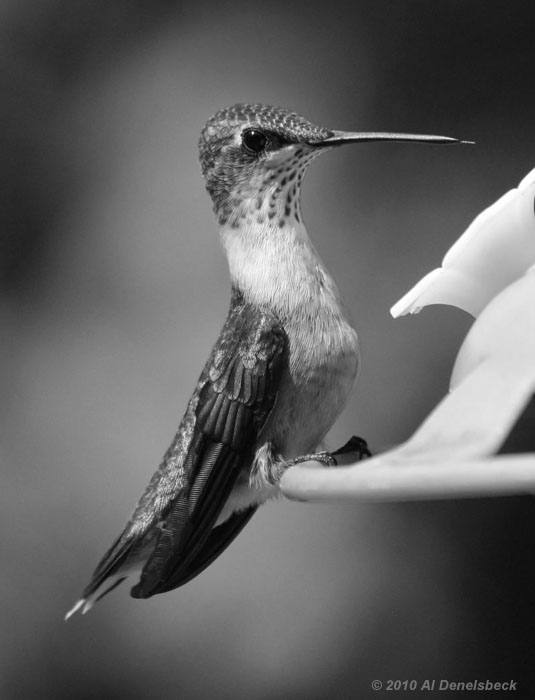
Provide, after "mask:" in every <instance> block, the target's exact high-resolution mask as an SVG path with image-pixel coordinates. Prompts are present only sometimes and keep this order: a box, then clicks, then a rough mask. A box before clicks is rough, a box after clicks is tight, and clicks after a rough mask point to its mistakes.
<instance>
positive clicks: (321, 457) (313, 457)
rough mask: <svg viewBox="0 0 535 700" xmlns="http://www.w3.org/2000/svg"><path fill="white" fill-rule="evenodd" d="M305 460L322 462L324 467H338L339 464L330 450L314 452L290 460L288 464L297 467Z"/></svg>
mask: <svg viewBox="0 0 535 700" xmlns="http://www.w3.org/2000/svg"><path fill="white" fill-rule="evenodd" d="M303 462H320V463H321V464H323V466H324V467H336V465H337V464H338V462H337V461H336V459H335V457H333V456H332V454H331V453H330V452H313V453H311V454H308V455H301V456H300V457H295V458H294V459H290V460H288V462H286V466H287V467H295V465H296V464H302V463H303Z"/></svg>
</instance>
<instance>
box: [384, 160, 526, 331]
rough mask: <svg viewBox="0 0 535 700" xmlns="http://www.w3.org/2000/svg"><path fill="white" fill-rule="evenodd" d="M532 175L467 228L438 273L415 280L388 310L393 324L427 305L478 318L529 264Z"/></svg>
mask: <svg viewBox="0 0 535 700" xmlns="http://www.w3.org/2000/svg"><path fill="white" fill-rule="evenodd" d="M534 201H535V169H534V170H532V171H531V172H530V173H528V175H526V177H525V178H524V179H523V180H522V181H521V183H520V184H519V186H518V187H517V189H514V190H510V191H509V192H507V193H506V194H504V195H503V197H501V198H500V199H498V201H497V202H495V203H494V204H493V205H492V206H490V207H488V209H485V210H484V211H483V212H481V214H479V216H477V217H476V218H475V219H474V221H473V222H472V223H471V224H470V226H469V227H468V228H467V230H466V231H465V232H464V233H463V235H462V236H461V237H460V238H459V239H458V240H457V241H456V242H455V243H454V244H453V246H452V247H451V248H450V250H449V251H448V252H447V254H446V256H445V257H444V260H443V261H442V267H440V268H438V269H436V270H433V271H432V272H430V273H429V274H427V275H426V276H425V277H424V278H423V279H421V280H420V282H418V283H417V284H416V285H415V286H414V287H413V288H412V289H411V290H410V291H409V292H408V293H407V294H405V296H403V297H402V298H401V299H400V300H399V301H398V302H397V303H396V304H394V306H393V307H392V308H391V310H390V313H391V314H392V316H394V318H397V317H398V316H403V315H405V314H409V313H418V312H419V311H420V310H421V309H422V308H423V307H424V306H429V305H430V304H449V305H451V306H457V307H459V308H460V309H463V310H464V311H467V312H468V313H470V314H472V316H478V314H479V313H480V312H481V311H482V309H484V308H485V306H486V305H487V304H488V303H489V301H490V300H491V299H492V298H493V297H494V296H496V295H497V294H498V293H499V292H500V291H501V290H503V289H505V287H507V286H508V285H510V284H511V283H512V282H514V281H515V280H516V279H518V278H519V277H521V276H522V275H523V274H524V273H525V271H526V270H527V269H528V268H529V267H530V266H531V265H533V263H535V213H534Z"/></svg>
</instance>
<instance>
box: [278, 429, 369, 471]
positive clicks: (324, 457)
mask: <svg viewBox="0 0 535 700" xmlns="http://www.w3.org/2000/svg"><path fill="white" fill-rule="evenodd" d="M345 454H351V455H355V454H356V455H357V461H358V462H360V461H361V460H363V459H366V458H367V457H371V456H372V453H371V452H370V449H369V447H368V443H367V442H366V440H363V439H362V438H360V437H357V436H356V435H353V437H351V438H349V440H348V441H347V442H346V444H345V445H343V446H342V447H340V448H339V449H338V450H336V452H314V453H311V454H306V455H301V456H300V457H295V458H294V459H290V460H289V461H288V462H286V467H295V465H296V464H302V463H303V462H320V463H321V464H323V466H324V467H336V466H338V460H337V459H336V455H345Z"/></svg>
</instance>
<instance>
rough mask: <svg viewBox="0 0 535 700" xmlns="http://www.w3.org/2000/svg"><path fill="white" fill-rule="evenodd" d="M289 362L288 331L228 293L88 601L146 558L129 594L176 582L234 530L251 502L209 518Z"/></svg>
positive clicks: (245, 463) (248, 457)
mask: <svg viewBox="0 0 535 700" xmlns="http://www.w3.org/2000/svg"><path fill="white" fill-rule="evenodd" d="M285 362H286V336H285V333H284V331H283V329H282V327H281V325H280V323H279V321H278V319H277V318H276V317H275V316H274V315H273V314H271V313H270V312H269V311H266V310H263V309H259V308H256V307H254V306H252V305H250V304H247V303H246V302H245V301H244V300H243V298H242V296H241V295H240V293H239V292H237V291H234V292H233V295H232V301H231V307H230V311H229V314H228V317H227V320H226V322H225V325H224V327H223V329H222V331H221V334H220V336H219V339H218V341H217V343H216V345H215V347H214V349H213V351H212V354H211V356H210V359H209V360H208V362H207V364H206V366H205V368H204V370H203V372H202V374H201V377H200V379H199V383H198V386H197V389H196V391H195V392H194V394H193V396H192V398H191V400H190V403H189V405H188V410H187V411H186V415H185V416H184V419H183V421H182V423H181V426H180V428H179V430H178V433H177V437H176V438H175V441H174V442H173V444H172V445H171V447H170V448H169V450H168V451H167V453H166V455H165V457H164V460H163V462H162V464H161V466H160V468H159V469H158V471H157V472H156V473H155V475H154V476H153V478H152V480H151V482H150V484H149V486H148V488H147V490H146V492H145V493H144V495H143V496H142V498H141V499H140V501H139V503H138V505H137V507H136V509H135V511H134V513H133V515H132V518H131V519H130V521H129V523H128V524H127V526H126V528H125V530H124V531H123V533H122V534H121V536H120V537H119V538H118V539H117V540H116V542H115V543H114V544H113V545H112V547H111V548H110V550H109V551H108V552H107V553H106V555H105V556H104V557H103V559H102V561H101V563H100V564H99V566H98V567H97V569H96V571H95V573H94V575H93V579H92V581H91V583H90V584H89V586H88V587H87V588H86V589H85V591H84V594H83V597H84V599H88V598H89V597H90V596H92V595H93V594H94V593H95V591H97V589H98V588H99V587H100V586H101V585H102V584H103V583H104V582H105V581H106V580H107V579H108V578H109V577H111V576H115V575H117V574H120V573H121V572H122V571H123V570H127V569H128V565H129V563H132V562H133V561H135V559H136V558H137V557H139V558H143V557H145V556H146V557H147V558H146V562H145V564H144V566H143V570H142V574H141V577H140V580H139V583H138V584H137V585H136V586H135V587H134V588H133V589H132V595H133V596H134V597H136V598H148V597H150V596H152V595H154V594H156V593H162V592H164V591H169V590H171V589H173V588H177V587H179V586H181V585H183V584H184V583H186V582H187V581H189V580H191V579H192V578H194V577H195V576H196V575H197V574H199V573H200V572H201V571H202V570H203V569H205V568H206V567H207V566H208V565H209V564H210V563H211V562H212V561H213V560H214V559H215V558H216V557H218V556H219V554H221V552H223V550H224V549H225V548H226V547H227V546H228V545H229V544H230V542H231V541H232V540H233V539H234V537H236V535H237V534H238V533H239V532H240V530H241V529H242V528H243V526H244V525H245V524H246V522H247V521H248V520H249V519H250V518H251V517H252V515H253V514H254V511H255V508H248V509H246V510H244V511H241V512H239V513H234V514H233V515H232V516H231V517H230V518H229V519H228V520H227V521H225V522H223V523H222V524H220V525H218V526H217V527H215V524H216V521H217V519H218V516H219V515H220V513H221V510H222V508H223V506H224V505H225V502H226V501H227V499H228V497H229V495H230V492H231V491H232V489H233V487H234V486H235V485H236V482H237V481H238V479H239V478H240V475H241V473H242V471H243V472H245V473H246V472H247V470H248V469H249V468H250V465H251V461H252V459H253V453H254V447H255V443H256V440H257V437H258V434H259V433H260V431H261V430H262V427H263V425H264V424H265V421H266V419H267V417H268V415H269V413H270V411H271V409H272V408H273V405H274V402H275V398H276V394H277V386H278V383H279V380H280V377H281V373H282V370H283V368H284V365H285ZM115 585H116V584H115V582H114V584H113V587H114V586H115ZM110 590H111V588H110ZM105 592H107V591H105Z"/></svg>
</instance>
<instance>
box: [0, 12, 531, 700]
mask: <svg viewBox="0 0 535 700" xmlns="http://www.w3.org/2000/svg"><path fill="white" fill-rule="evenodd" d="M532 13H533V10H532V8H531V3H528V2H507V3H506V2H488V1H487V2H479V1H476V0H464V1H460V0H458V1H457V0H448V1H437V2H429V1H424V0H419V1H418V0H411V1H399V2H393V1H392V2H387V1H386V0H374V1H373V2H372V1H369V0H358V1H356V2H352V3H349V2H347V3H344V2H339V1H338V0H333V1H331V2H328V3H319V2H314V1H309V2H293V3H290V2H285V3H279V2H276V1H274V2H270V3H258V4H255V3H251V2H247V3H246V2H242V1H241V0H238V1H237V2H233V3H225V2H220V3H217V4H216V3H214V2H208V1H207V0H196V1H195V2H192V1H184V2H182V3H180V2H169V1H168V2H164V1H163V0H136V1H131V0H130V1H129V2H127V1H126V0H105V1H104V0H91V1H89V0H87V1H85V2H83V1H79V0H76V1H73V0H40V1H39V2H37V1H36V0H25V1H24V2H20V0H16V1H15V0H4V2H3V3H2V4H1V6H0V20H1V24H0V33H1V38H2V40H1V42H0V46H1V51H2V61H1V68H0V71H1V73H0V80H1V88H2V89H1V92H2V98H1V102H0V114H1V119H2V122H1V123H2V126H1V132H0V138H1V139H2V158H1V160H0V177H1V183H2V187H1V191H0V200H1V210H0V211H1V217H2V221H1V223H2V239H1V254H0V293H1V296H0V329H1V331H0V332H1V334H2V338H1V340H2V342H1V343H0V357H1V368H2V371H1V374H0V376H1V390H2V403H1V408H0V461H1V468H2V489H1V491H0V518H1V519H2V528H1V535H0V537H1V547H2V570H1V571H2V573H1V576H0V587H1V588H0V606H1V609H2V612H1V632H0V664H1V668H0V697H1V698H2V700H15V699H17V700H19V699H21V700H34V699H35V700H37V699H39V700H42V699H43V698H46V699H47V698H53V699H54V700H61V699H62V698H73V697H75V698H79V699H81V700H86V699H87V700H89V699H93V698H95V699H96V698H105V699H113V700H114V699H116V698H117V699H121V698H125V699H128V700H130V699H131V700H135V699H137V698H185V699H187V698H204V697H206V698H214V697H217V698H221V697H223V698H225V697H229V698H245V697H247V698H255V699H256V698H259V699H261V700H263V699H264V698H265V699H268V698H269V699H271V698H274V699H276V698H289V697H292V698H306V699H307V700H316V699H318V700H319V699H324V698H329V697H335V698H342V699H344V698H348V699H349V698H357V697H364V698H367V697H375V698H378V697H385V696H386V697H388V695H387V694H386V693H373V691H372V690H371V689H370V683H371V681H372V680H373V679H376V678H377V679H381V680H383V681H385V682H386V680H387V679H401V680H403V679H409V680H410V679H413V678H414V679H418V680H420V681H423V680H424V679H426V678H438V679H440V678H446V679H450V680H471V679H473V678H479V679H486V678H491V679H492V680H502V681H503V680H509V679H511V678H512V679H517V680H518V681H519V688H520V689H519V690H518V691H517V692H516V693H515V694H514V696H515V697H516V698H519V697H531V696H532V692H533V687H534V678H533V670H532V659H531V658H530V656H531V650H532V640H533V623H534V617H535V616H534V593H533V589H534V584H535V573H534V568H533V564H532V561H533V545H534V543H535V538H534V536H533V526H534V525H535V517H534V515H533V503H532V501H531V500H529V499H527V498H526V499H520V498H519V499H502V500H488V501H466V502H462V503H430V504H412V505H411V504H404V505H401V504H400V505H368V506H348V505H344V506H339V507H337V506H325V505H302V504H295V503H288V502H287V503H284V502H277V503H272V504H269V505H268V506H266V507H265V508H263V509H262V510H261V511H260V512H259V513H258V514H257V515H256V516H255V518H254V519H253V520H252V522H251V523H250V525H249V526H248V527H247V529H246V530H245V531H244V532H243V533H242V534H241V535H240V537H239V538H238V539H237V540H236V541H235V543H234V544H233V545H232V546H231V548H230V549H229V550H228V551H227V552H226V553H225V555H224V556H222V557H221V558H220V559H218V560H217V561H216V563H215V564H214V565H213V566H211V567H210V568H209V569H208V570H207V571H206V572H205V573H204V574H203V575H202V576H200V577H199V578H198V579H195V580H194V581H193V582H192V583H190V584H188V585H187V586H186V587H185V588H183V589H181V590H178V591H174V592H172V593H169V594H166V595H164V596H158V597H156V598H153V599H151V600H149V601H146V602H145V601H135V600H133V599H131V598H130V597H129V596H128V590H127V588H126V587H124V586H123V587H121V588H120V589H118V590H117V592H115V593H114V594H112V595H111V596H109V597H108V598H107V599H106V600H105V601H103V602H102V603H101V604H99V606H98V607H97V608H96V609H95V610H94V611H92V612H91V614H90V615H88V616H86V617H84V618H79V617H77V618H74V619H72V620H71V621H70V622H69V624H67V625H65V624H64V623H63V615H64V613H65V611H66V610H67V609H68V608H69V607H70V606H71V605H72V603H73V602H74V600H75V599H76V598H77V597H78V596H79V593H80V591H81V589H82V588H83V586H84V585H85V584H86V582H87V580H88V577H89V575H90V573H91V571H92V569H93V568H94V566H95V565H96V563H97V561H98V559H99V558H100V556H101V554H102V553H103V552H104V550H105V549H106V548H107V547H108V546H109V544H110V543H111V541H112V539H113V538H114V537H115V535H116V534H117V532H118V531H119V529H120V527H121V526H122V524H123V522H124V521H125V519H126V518H127V517H128V515H129V513H130V511H131V509H132V507H133V505H134V503H135V501H136V500H137V498H138V497H139V495H140V494H141V492H142V490H143V488H144V487H145V484H146V483H147V481H148V479H149V477H150V475H151V474H152V472H153V471H154V469H155V468H156V466H157V464H158V463H159V460H160V458H161V455H162V454H163V452H164V450H165V449H166V447H167V445H168V444H169V442H170V440H171V437H172V435H173V434H174V431H175V429H176V426H177V424H178V422H179V420H180V418H181V415H182V412H183V409H184V407H185V403H186V401H187V399H188V397H189V393H190V391H191V390H192V388H193V386H194V384H195V381H196V377H197V375H198V373H199V371H200V369H201V367H202V365H203V363H204V361H205V359H206V357H207V354H208V352H209V348H210V346H211V343H212V342H213V341H214V340H215V338H216V336H217V333H218V331H219V328H220V326H221V324H222V322H223V319H224V316H225V313H226V309H227V304H228V294H229V285H228V279H227V269H226V263H225V260H224V256H223V253H222V251H221V248H220V246H219V243H218V240H217V232H216V226H215V221H214V219H213V216H212V213H211V205H210V201H209V199H208V197H207V195H206V193H205V191H204V187H203V183H202V179H201V176H200V172H199V168H198V164H197V153H196V143H197V139H198V134H199V132H200V129H201V127H202V124H203V123H204V121H205V120H206V119H207V118H208V117H209V116H210V115H211V114H212V113H213V112H214V111H216V110H217V109H218V108H220V107H222V106H226V105H230V104H233V103H234V102H237V101H261V102H267V103H272V104H279V105H282V106H285V107H289V108H292V109H295V110H297V111H299V112H301V113H302V114H304V115H305V116H307V117H308V118H310V119H312V120H314V121H317V122H318V123H321V124H325V125H326V126H329V127H331V128H340V129H350V130H357V129H362V130H375V129H377V130H394V131H413V132H422V133H426V132H428V133H444V134H448V135H452V136H458V137H461V138H466V139H474V140H476V141H477V145H476V146H473V147H469V146H465V147H450V148H447V147H432V146H423V145H413V146H411V145H402V144H377V145H373V144H368V145H361V146H354V147H347V148H346V149H344V150H340V151H336V152H333V153H329V154H327V155H326V156H324V157H323V158H322V159H320V160H319V161H317V162H316V163H314V165H313V166H312V168H311V171H310V173H309V175H308V176H307V179H306V181H305V186H304V192H303V211H304V216H305V220H306V222H307V226H308V229H309V232H310V234H311V237H312V238H313V240H314V242H315V245H316V246H317V248H318V250H319V252H320V254H321V256H322V258H323V259H324V261H325V263H326V264H327V266H328V268H329V269H330V270H331V272H332V273H333V275H334V276H335V278H336V280H337V282H338V284H339V287H340V289H341V291H342V294H343V296H344V298H345V300H346V303H347V306H348V307H349V308H350V309H351V312H352V314H353V317H354V319H355V321H356V323H357V327H358V329H359V331H360V336H361V339H362V345H363V357H364V365H363V371H362V375H361V379H360V383H359V386H358V391H357V392H356V393H355V395H354V397H353V399H352V400H351V403H350V404H349V406H348V408H347V410H346V411H345V413H344V415H343V417H342V418H341V419H340V421H339V422H338V423H337V425H336V427H335V428H334V429H333V431H332V433H331V436H330V443H331V445H332V446H334V447H336V446H338V445H340V444H341V443H342V442H345V440H346V439H347V438H348V437H349V436H350V435H351V434H353V433H357V434H360V435H363V436H365V437H367V438H368V439H369V440H370V441H371V443H372V444H374V445H379V446H383V447H385V446H387V445H391V444H394V443H396V442H399V441H402V440H404V439H406V438H407V437H408V436H409V435H410V434H411V432H412V431H413V430H414V429H415V427H416V426H417V425H418V424H419V422H420V421H421V419H422V418H423V417H424V416H425V415H426V413H427V412H428V411H429V410H430V408H431V407H432V406H433V405H434V404H435V403H436V402H437V401H438V400H439V398H440V397H441V396H442V395H443V394H444V392H445V391H446V389H447V386H448V380H449V373H450V370H451V367H452V364H453V361H454V358H455V353H456V351H457V349H458V347H459V345H460V342H461V341H462V338H463V337H464V335H465V333H466V331H467V329H468V328H469V326H470V323H471V320H470V318H469V317H468V316H467V315H465V314H463V313H462V312H460V311H458V310H455V309H451V308H447V307H436V308H433V309H428V310H426V311H425V312H424V313H422V314H421V315H420V316H417V317H411V318H409V319H402V320H398V321H393V320H392V319H391V318H390V316H389V313H388V309H389V307H390V305H391V304H392V303H393V302H394V301H396V300H397V299H398V297H399V296H401V294H403V293H404V292H405V291H406V290H407V289H408V288H409V286H411V285H412V284H413V283H414V282H415V281H417V280H418V279H419V278H420V277H421V276H422V275H423V274H424V273H425V272H427V271H428V270H429V269H431V268H432V267H435V266H436V265H437V264H438V263H439V261H440V259H441V257H442V255H443V253H444V252H445V251H446V250H447V248H448V247H449V246H450V245H451V243H452V242H453V241H454V240H455V238H456V237H457V236H458V235H459V234H460V233H461V232H462V231H463V230H464V228H465V227H466V226H467V225H468V224H469V222H470V221H471V219H472V218H473V217H474V216H475V215H476V214H477V213H478V212H479V211H480V210H481V209H483V208H484V207H486V206H488V205H489V204H490V203H491V202H492V201H494V200H495V199H496V198H497V197H498V196H500V195H501V194H502V193H503V192H504V191H505V190H507V189H509V188H510V187H513V186H515V185H516V184H517V183H518V181H519V180H520V179H521V178H522V177H523V176H524V175H525V174H526V173H527V172H528V171H529V170H530V169H531V168H533V167H534V166H535V131H534V129H533V124H534V106H535V105H534V101H535V98H534V89H533V65H534V53H535V50H534V48H533V35H534V32H533V26H534V20H533V17H532ZM522 444H523V443H522V442H521V440H520V439H518V440H517V441H516V447H517V448H518V447H519V446H521V445H522ZM398 696H399V694H398ZM445 696H446V693H441V696H440V697H445ZM411 697H414V694H411Z"/></svg>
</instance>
